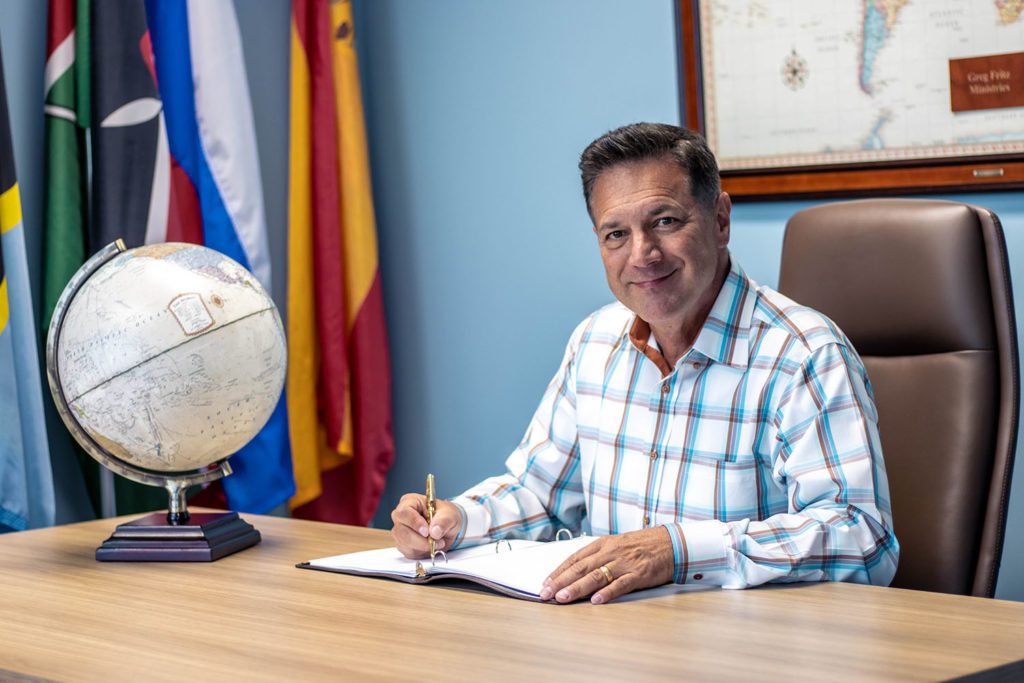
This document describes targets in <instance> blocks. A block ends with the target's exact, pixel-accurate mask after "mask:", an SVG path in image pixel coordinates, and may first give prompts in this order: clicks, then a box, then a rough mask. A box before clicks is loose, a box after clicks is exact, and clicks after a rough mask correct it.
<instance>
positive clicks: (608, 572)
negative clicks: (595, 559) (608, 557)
mask: <svg viewBox="0 0 1024 683" xmlns="http://www.w3.org/2000/svg"><path fill="white" fill-rule="evenodd" d="M597 569H598V571H600V572H601V573H602V574H604V578H605V579H607V581H608V583H611V582H612V581H614V580H615V577H614V576H612V570H611V569H608V565H604V564H602V565H601V566H600V567H598V568H597Z"/></svg>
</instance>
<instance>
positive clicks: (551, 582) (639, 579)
mask: <svg viewBox="0 0 1024 683" xmlns="http://www.w3.org/2000/svg"><path fill="white" fill-rule="evenodd" d="M602 567H604V569H603V570H602V569H601V568H602ZM674 570H675V560H674V557H673V553H672V539H671V538H670V537H669V535H668V531H667V530H666V529H665V527H654V528H651V529H643V530H642V531H630V532H628V533H624V534H617V535H614V536H603V537H601V538H599V539H598V540H596V541H594V542H593V543H591V544H589V545H588V546H586V547H585V548H583V549H582V550H580V551H579V552H577V553H575V554H573V555H572V556H571V557H570V558H569V559H567V560H566V561H565V562H563V563H562V564H560V565H559V566H558V569H556V570H555V571H553V572H551V575H550V576H549V577H548V578H547V579H546V580H545V582H544V589H543V590H542V591H541V594H540V598H541V600H550V599H551V598H552V597H554V599H555V600H556V601H558V602H563V603H564V602H573V601H574V600H579V599H580V598H583V597H586V596H588V595H590V596H592V597H591V598H590V601H591V602H592V603H594V604H595V605H600V604H602V603H605V602H608V601H609V600H614V599H615V598H617V597H619V596H620V595H625V594H626V593H630V592H632V591H635V590H640V589H641V588H650V587H652V586H660V585H662V584H664V583H668V582H669V581H671V580H672V575H673V572H674ZM605 572H607V574H606V573H605ZM609 577H610V578H609Z"/></svg>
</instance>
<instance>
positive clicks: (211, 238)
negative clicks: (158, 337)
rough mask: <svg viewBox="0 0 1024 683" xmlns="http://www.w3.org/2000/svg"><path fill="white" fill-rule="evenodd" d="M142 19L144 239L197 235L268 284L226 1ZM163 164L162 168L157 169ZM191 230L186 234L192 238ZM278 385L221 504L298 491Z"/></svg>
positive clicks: (160, 8) (236, 459)
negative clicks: (146, 107) (151, 163)
mask: <svg viewBox="0 0 1024 683" xmlns="http://www.w3.org/2000/svg"><path fill="white" fill-rule="evenodd" d="M145 7H146V21H147V23H148V26H149V39H150V41H151V44H152V54H153V61H154V63H155V70H156V73H155V75H156V83H157V87H158V90H159V96H160V100H161V101H162V111H161V113H160V117H161V122H160V128H161V129H162V131H161V132H163V131H164V130H165V131H166V133H165V134H166V148H165V149H160V148H158V151H157V155H156V163H157V164H158V165H160V164H166V166H161V168H160V169H159V170H160V171H161V172H159V173H154V175H153V177H154V181H153V190H152V193H153V194H152V197H151V200H150V207H151V212H152V211H156V212H161V211H167V212H168V213H167V216H166V217H164V216H159V215H154V214H153V213H151V215H150V216H149V219H148V221H147V234H146V242H148V243H152V242H162V241H166V240H180V241H183V240H187V241H197V242H198V241H201V242H202V243H203V244H204V245H206V246H207V247H210V248H212V249H216V250H217V251H219V252H221V253H223V254H226V255H227V256H230V257H231V258H233V259H234V260H236V261H238V262H239V263H241V264H242V265H243V266H245V267H246V268H248V269H249V270H251V271H252V272H253V274H254V275H255V276H256V277H257V278H258V279H259V280H260V282H261V283H262V284H263V286H264V287H265V288H266V289H267V290H268V291H269V290H270V253H269V248H268V246H267V230H266V223H265V218H264V212H263V190H262V185H261V182H260V171H259V159H258V157H257V153H256V149H257V148H256V133H255V127H254V124H253V117H252V108H251V104H250V98H249V87H248V81H247V80H246V75H245V62H244V58H243V54H242V43H241V35H240V32H239V29H238V20H237V18H236V16H235V10H234V4H233V3H232V1H231V0H188V1H186V0H147V1H146V5H145ZM164 171H169V172H164ZM190 237H191V239H190ZM289 444H290V442H289V435H288V416H287V411H286V403H285V397H284V394H283V393H282V396H281V399H280V400H279V401H278V405H277V408H276V409H275V411H274V413H273V415H272V416H271V418H270V421H269V422H268V423H267V425H266V426H265V427H264V428H263V430H262V431H261V432H260V433H259V434H258V435H257V436H256V437H255V438H254V439H253V440H252V441H251V442H250V443H249V444H247V445H246V446H245V447H244V448H243V449H242V450H241V451H239V452H238V453H237V454H236V455H234V456H233V457H232V458H231V461H230V462H231V467H232V469H233V470H234V474H232V475H231V476H230V477H227V478H226V479H224V481H223V486H224V493H225V496H226V498H227V503H228V505H230V506H231V507H232V508H233V509H236V510H240V511H242V512H254V513H264V512H268V511H269V510H271V509H272V508H274V507H276V506H278V505H280V504H282V503H284V502H285V501H287V500H288V499H289V498H290V497H291V496H292V494H293V493H294V491H295V478H294V475H293V473H292V461H291V449H290V445H289Z"/></svg>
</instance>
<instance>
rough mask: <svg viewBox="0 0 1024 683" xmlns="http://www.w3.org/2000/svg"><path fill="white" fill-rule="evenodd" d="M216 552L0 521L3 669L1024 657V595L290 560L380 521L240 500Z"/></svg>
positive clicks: (820, 664) (314, 668) (58, 675)
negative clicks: (581, 589)
mask: <svg viewBox="0 0 1024 683" xmlns="http://www.w3.org/2000/svg"><path fill="white" fill-rule="evenodd" d="M245 517H246V519H248V520H249V521H250V522H252V523H253V524H255V525H256V527H257V528H258V529H259V530H260V531H261V532H262V534H263V542H262V543H261V544H260V545H258V546H256V547H255V548H251V549H249V550H246V551H243V552H241V553H239V554H236V555H233V556H231V557H228V558H225V559H222V560H220V561H218V562H214V563H212V564H184V563H183V564H158V563H153V564H133V563H100V562H96V561H95V560H94V559H93V552H94V551H95V548H96V546H97V545H99V543H100V542H101V541H103V539H105V538H106V537H107V536H108V535H109V533H110V532H111V531H112V530H113V527H114V526H115V523H116V522H117V521H121V520H100V521H96V522H88V523H84V524H75V525H70V526H64V527H55V528H51V529H42V530H38V531H27V532H22V533H17V534H8V535H6V536H0V679H4V680H6V678H7V677H9V676H10V675H11V673H12V672H14V673H17V674H22V675H28V676H38V677H42V678H50V679H57V680H80V679H87V680H115V679H118V680H139V679H144V680H172V679H173V680H179V681H182V680H184V681H199V680H218V681H219V680H240V679H241V680H303V681H305V680H318V679H323V680H363V679H381V678H392V679H404V680H412V679H419V680H425V679H427V678H433V679H435V680H467V679H471V678H475V679H478V680H479V679H483V680H496V679H504V680H509V679H512V680H530V679H537V680H559V681H565V680H585V681H596V680H630V681H646V680H655V679H679V678H681V677H682V678H685V679H698V680H708V679H714V680H725V679H744V680H771V679H785V680H787V681H790V680H793V679H816V680H829V681H842V680H859V681H865V680H870V681H881V680H901V681H902V680H914V679H917V680H936V679H942V678H950V677H955V676H960V675H964V674H968V673H971V672H977V671H980V670H984V669H989V668H992V667H996V666H1000V665H1004V664H1007V663H1009V662H1013V661H1017V660H1020V659H1022V658H1024V603H1016V602H1008V601H999V600H983V599H977V598H964V597H954V596H948V595H940V594H934V593H921V592H915V591H904V590H896V589H889V588H870V587H864V586H854V585H849V584H804V585H799V586H792V587H777V588H762V589H755V590H746V591H722V590H714V591H707V592H698V593H683V594H677V595H668V596H663V597H658V598H652V599H647V600H640V601H634V602H626V603H621V604H616V603H611V604H608V605H603V606H597V607H595V606H592V605H590V604H589V603H581V604H575V605H567V606H560V605H546V604H536V603H530V602H525V601H520V600H513V599H510V598H505V597H500V596H495V595H492V594H487V593H478V592H469V591H460V590H452V589H449V588H442V587H437V586H410V585H406V584H402V583H398V582H392V581H385V580H378V579H366V578H358V577H350V576H342V575H336V574H328V573H324V572H315V571H308V570H300V569H295V568H294V567H293V565H294V564H295V563H297V562H300V561H302V560H307V559H311V558H314V557H322V556H324V555H331V554H335V553H340V552H347V551H354V550H362V549H367V548H373V547H381V546H385V545H389V537H388V536H387V535H386V533H385V532H383V531H379V530H371V529H361V528H352V527H342V526H334V525H328V524H320V523H315V522H305V521H298V520H290V519H277V518H270V517H259V516H255V515H246V516H245Z"/></svg>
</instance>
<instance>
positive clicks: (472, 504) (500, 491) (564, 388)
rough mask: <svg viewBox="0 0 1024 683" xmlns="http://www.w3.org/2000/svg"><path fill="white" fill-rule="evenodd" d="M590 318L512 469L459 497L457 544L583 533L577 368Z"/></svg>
mask: <svg viewBox="0 0 1024 683" xmlns="http://www.w3.org/2000/svg"><path fill="white" fill-rule="evenodd" d="M589 321H590V319H589V318H588V319H587V320H585V321H584V322H583V323H581V324H580V325H579V327H577V328H576V331H575V332H573V335H572V337H571V338H570V340H569V344H568V346H567V347H566V351H565V356H564V357H563V359H562V363H561V365H560V366H559V368H558V372H556V373H555V376H554V377H553V378H552V380H551V382H550V383H549V384H548V387H547V389H546V390H545V392H544V396H543V398H542V399H541V402H540V406H538V408H537V410H536V412H535V413H534V415H533V419H532V420H531V421H530V425H529V427H528V428H527V430H526V435H525V436H524V437H523V440H522V441H521V442H520V443H519V446H518V447H516V449H515V451H513V452H512V455H510V456H509V457H508V460H506V461H505V468H506V470H507V471H506V473H505V474H503V475H501V476H497V477H491V478H490V479H486V480H484V481H483V482H481V483H480V484H478V485H476V486H474V487H473V488H471V489H469V490H468V491H466V492H465V493H463V494H462V495H460V496H458V497H457V498H454V499H453V501H452V502H454V503H455V504H456V505H458V506H459V508H460V509H461V511H462V521H463V523H462V526H461V529H460V532H459V535H458V537H457V538H456V540H455V543H454V547H458V546H459V545H475V544H478V543H483V542H486V541H489V540H493V539H503V538H526V539H530V540H550V539H552V538H554V536H555V533H556V532H557V531H558V530H559V529H561V528H565V529H568V530H570V531H572V532H574V533H575V532H578V531H579V528H580V523H581V520H582V519H583V516H584V512H585V507H584V497H583V485H582V480H581V478H580V453H579V439H578V437H577V427H576V389H575V381H576V372H575V367H576V357H577V354H578V352H579V349H580V345H581V340H582V338H583V336H584V334H585V331H586V329H587V328H588V327H589V324H588V323H589Z"/></svg>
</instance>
